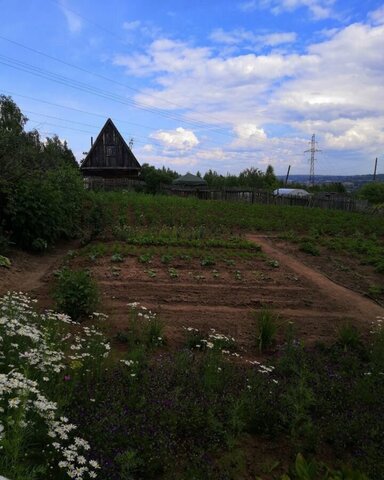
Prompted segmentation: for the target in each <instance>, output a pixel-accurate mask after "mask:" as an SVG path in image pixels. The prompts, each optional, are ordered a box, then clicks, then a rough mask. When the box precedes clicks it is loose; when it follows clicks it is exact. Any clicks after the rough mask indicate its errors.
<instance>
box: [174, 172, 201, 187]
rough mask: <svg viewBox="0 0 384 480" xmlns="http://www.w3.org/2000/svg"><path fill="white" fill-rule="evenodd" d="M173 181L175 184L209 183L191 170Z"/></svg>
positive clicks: (193, 184) (195, 184) (194, 184)
mask: <svg viewBox="0 0 384 480" xmlns="http://www.w3.org/2000/svg"><path fill="white" fill-rule="evenodd" d="M172 183H173V185H191V186H197V185H207V182H206V181H205V180H204V179H203V178H201V177H198V176H197V175H192V173H189V172H188V173H186V174H185V175H183V176H181V177H179V178H176V180H174V181H173V182H172Z"/></svg>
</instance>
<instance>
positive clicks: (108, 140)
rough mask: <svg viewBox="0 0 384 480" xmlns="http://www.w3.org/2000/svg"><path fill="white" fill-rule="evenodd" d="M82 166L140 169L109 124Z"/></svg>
mask: <svg viewBox="0 0 384 480" xmlns="http://www.w3.org/2000/svg"><path fill="white" fill-rule="evenodd" d="M84 166H86V167H99V168H103V167H131V168H140V166H139V165H137V161H136V159H135V157H134V156H133V154H132V152H131V150H130V149H129V148H128V147H127V145H126V144H125V142H124V141H123V140H122V138H121V136H120V135H119V134H118V133H117V131H116V130H115V128H113V125H111V124H109V125H106V126H105V129H104V130H103V132H102V134H101V136H100V137H98V139H97V140H96V143H95V145H94V148H93V149H92V151H91V152H90V154H89V157H88V159H87V162H86V165H84Z"/></svg>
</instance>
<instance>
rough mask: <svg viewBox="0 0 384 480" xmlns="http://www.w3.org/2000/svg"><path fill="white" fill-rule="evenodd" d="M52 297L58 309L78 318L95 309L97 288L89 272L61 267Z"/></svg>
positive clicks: (73, 317)
mask: <svg viewBox="0 0 384 480" xmlns="http://www.w3.org/2000/svg"><path fill="white" fill-rule="evenodd" d="M54 298H55V300H56V303H57V308H58V309H59V310H60V311H62V312H64V313H66V314H67V315H69V316H70V317H71V318H72V319H73V320H79V319H81V318H84V317H85V316H87V315H90V314H91V313H92V312H94V311H95V308H96V306H97V304H98V298H99V295H98V288H97V285H96V282H95V281H94V280H93V279H92V277H91V275H90V274H89V272H87V271H85V270H69V269H68V268H63V269H62V270H60V271H59V273H58V277H57V282H56V286H55V289H54Z"/></svg>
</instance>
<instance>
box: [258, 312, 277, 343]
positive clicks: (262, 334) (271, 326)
mask: <svg viewBox="0 0 384 480" xmlns="http://www.w3.org/2000/svg"><path fill="white" fill-rule="evenodd" d="M277 318H278V316H277V315H276V314H275V313H274V312H271V311H270V310H268V309H266V308H263V309H262V310H261V312H260V313H259V315H258V317H257V336H256V343H257V346H258V347H259V351H260V352H262V351H263V350H265V349H266V348H268V347H270V346H271V345H272V343H273V341H274V339H275V335H276V331H277V324H276V320H277Z"/></svg>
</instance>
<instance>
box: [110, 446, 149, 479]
mask: <svg viewBox="0 0 384 480" xmlns="http://www.w3.org/2000/svg"><path fill="white" fill-rule="evenodd" d="M115 462H116V463H117V464H118V465H119V467H120V478H121V480H135V479H136V478H137V474H138V473H139V472H140V470H141V469H142V467H143V459H142V458H140V456H139V455H138V453H137V452H136V451H135V450H126V451H125V452H123V453H119V454H118V455H117V456H116V457H115Z"/></svg>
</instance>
